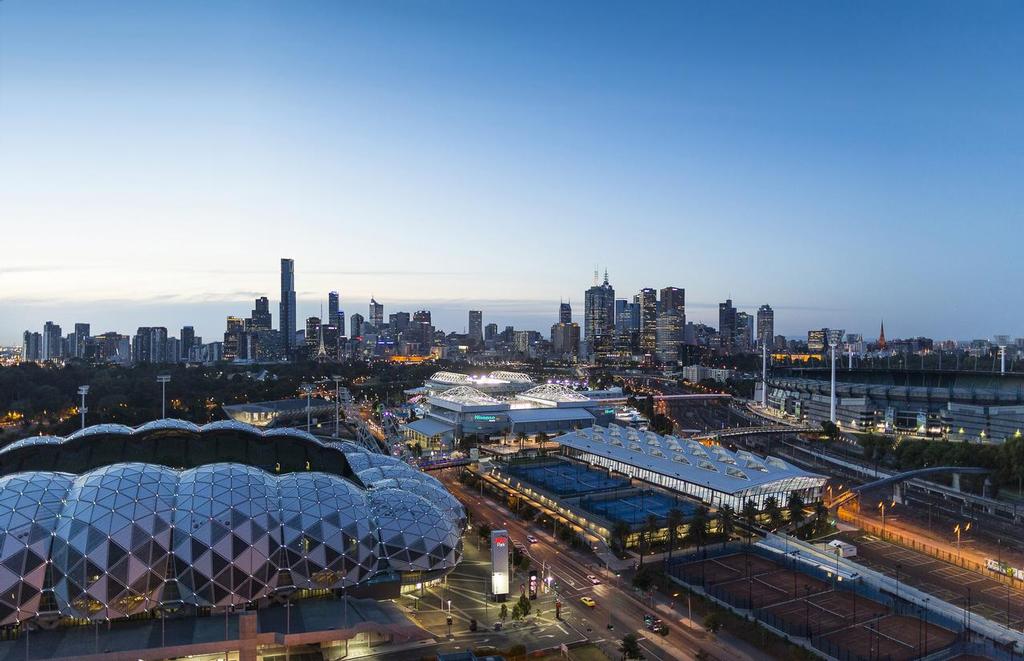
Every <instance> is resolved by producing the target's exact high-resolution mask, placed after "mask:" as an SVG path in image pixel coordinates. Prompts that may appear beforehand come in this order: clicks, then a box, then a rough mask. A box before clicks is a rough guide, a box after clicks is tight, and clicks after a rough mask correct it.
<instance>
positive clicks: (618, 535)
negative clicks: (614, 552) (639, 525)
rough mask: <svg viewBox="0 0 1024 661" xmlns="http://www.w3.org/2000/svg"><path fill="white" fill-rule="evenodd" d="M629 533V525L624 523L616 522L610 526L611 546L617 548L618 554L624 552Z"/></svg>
mask: <svg viewBox="0 0 1024 661" xmlns="http://www.w3.org/2000/svg"><path fill="white" fill-rule="evenodd" d="M630 532H632V531H631V530H630V529H629V524H628V523H626V522H625V521H616V522H615V523H614V524H613V525H612V531H611V533H612V534H611V537H612V545H613V546H615V547H616V548H618V550H619V551H620V552H624V551H625V550H626V539H627V538H628V537H629V533H630Z"/></svg>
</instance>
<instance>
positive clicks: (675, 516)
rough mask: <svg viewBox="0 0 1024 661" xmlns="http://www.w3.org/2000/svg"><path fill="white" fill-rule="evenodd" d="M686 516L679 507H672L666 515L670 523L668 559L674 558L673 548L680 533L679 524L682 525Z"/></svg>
mask: <svg viewBox="0 0 1024 661" xmlns="http://www.w3.org/2000/svg"><path fill="white" fill-rule="evenodd" d="M684 518H685V517H684V516H683V512H682V510H680V509H679V508H678V507H673V508H672V509H670V510H669V511H668V515H667V516H666V517H665V520H666V522H667V523H668V559H669V560H670V561H671V560H672V548H673V547H674V546H675V545H676V535H677V534H678V533H679V526H680V525H682V523H683V519H684Z"/></svg>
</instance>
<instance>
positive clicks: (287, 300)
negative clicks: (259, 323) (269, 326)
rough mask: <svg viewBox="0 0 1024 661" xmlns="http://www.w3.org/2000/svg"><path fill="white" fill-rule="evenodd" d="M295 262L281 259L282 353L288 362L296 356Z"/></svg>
mask: <svg viewBox="0 0 1024 661" xmlns="http://www.w3.org/2000/svg"><path fill="white" fill-rule="evenodd" d="M295 314H296V312H295V260H292V259H287V258H282V259H281V309H280V315H279V323H280V324H281V326H280V330H281V351H282V353H283V354H284V357H285V358H286V359H287V360H292V359H294V357H295V356H294V354H295V328H296V326H295V323H296V317H295Z"/></svg>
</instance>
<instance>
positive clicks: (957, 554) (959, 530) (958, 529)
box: [953, 521, 971, 559]
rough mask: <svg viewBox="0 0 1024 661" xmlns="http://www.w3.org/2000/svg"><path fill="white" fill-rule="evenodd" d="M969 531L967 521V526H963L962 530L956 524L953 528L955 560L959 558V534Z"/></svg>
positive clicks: (969, 523)
mask: <svg viewBox="0 0 1024 661" xmlns="http://www.w3.org/2000/svg"><path fill="white" fill-rule="evenodd" d="M970 529H971V522H970V521H968V522H967V524H966V525H964V527H963V529H962V530H961V528H960V524H959V523H958V524H956V528H953V532H955V533H956V557H957V559H959V558H960V533H961V532H967V531H968V530H970Z"/></svg>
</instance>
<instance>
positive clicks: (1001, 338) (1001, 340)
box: [995, 335, 1010, 375]
mask: <svg viewBox="0 0 1024 661" xmlns="http://www.w3.org/2000/svg"><path fill="white" fill-rule="evenodd" d="M995 340H996V346H997V347H999V373H1000V374H1001V375H1005V374H1006V346H1007V345H1008V344H1009V343H1010V336H1009V335H996V337H995Z"/></svg>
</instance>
